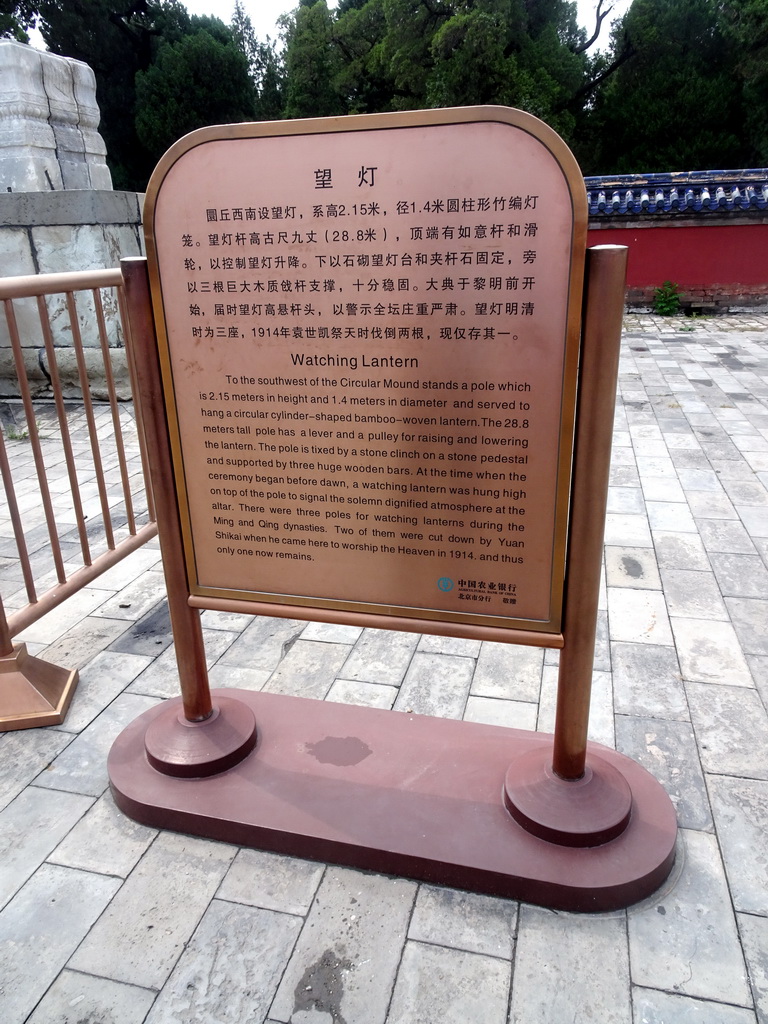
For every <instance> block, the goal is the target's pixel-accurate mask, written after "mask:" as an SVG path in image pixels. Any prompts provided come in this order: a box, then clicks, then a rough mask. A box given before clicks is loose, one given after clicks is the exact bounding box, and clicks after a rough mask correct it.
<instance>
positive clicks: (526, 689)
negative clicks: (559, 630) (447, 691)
mask: <svg viewBox="0 0 768 1024" xmlns="http://www.w3.org/2000/svg"><path fill="white" fill-rule="evenodd" d="M543 665H544V651H543V649H542V648H539V647H521V646H519V645H517V644H502V643H494V642H491V641H485V643H483V645H482V647H481V649H480V654H479V656H478V659H477V665H476V666H475V674H474V676H473V678H472V689H471V693H472V695H473V696H474V697H500V698H503V699H506V700H516V701H533V702H536V701H538V699H539V691H540V690H541V671H542V667H543Z"/></svg>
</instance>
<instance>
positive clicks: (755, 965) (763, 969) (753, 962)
mask: <svg viewBox="0 0 768 1024" xmlns="http://www.w3.org/2000/svg"><path fill="white" fill-rule="evenodd" d="M736 916H737V920H738V922H739V930H740V932H741V941H742V942H743V944H744V956H745V957H746V958H747V966H748V967H749V976H750V978H751V979H752V994H753V995H754V998H755V1009H756V1010H757V1019H758V1024H766V1021H768V918H765V917H752V916H750V915H748V914H737V915H736Z"/></svg>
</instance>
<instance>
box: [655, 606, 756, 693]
mask: <svg viewBox="0 0 768 1024" xmlns="http://www.w3.org/2000/svg"><path fill="white" fill-rule="evenodd" d="M672 630H673V632H674V634H675V643H676V645H677V653H678V657H679V658H680V667H681V669H682V673H683V678H684V679H686V680H690V681H698V682H704V683H724V684H726V685H728V684H730V685H732V686H748V687H751V686H753V685H754V684H753V682H752V675H751V673H750V671H749V666H748V665H747V662H746V660H745V658H744V654H743V653H742V650H741V646H740V645H739V641H738V638H737V636H736V633H735V631H734V628H733V626H732V625H731V624H730V622H714V621H712V620H708V619H684V618H678V617H677V616H675V617H674V618H673V619H672Z"/></svg>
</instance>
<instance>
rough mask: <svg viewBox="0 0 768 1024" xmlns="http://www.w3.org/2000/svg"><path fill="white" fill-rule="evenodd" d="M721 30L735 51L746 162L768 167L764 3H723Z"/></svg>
mask: <svg viewBox="0 0 768 1024" xmlns="http://www.w3.org/2000/svg"><path fill="white" fill-rule="evenodd" d="M722 18H723V26H724V28H723V30H724V32H725V35H726V37H727V38H728V40H729V42H730V43H731V44H732V45H733V46H734V48H735V54H736V60H735V73H736V76H737V77H738V79H739V81H740V83H741V86H742V95H743V99H744V110H745V121H746V133H747V138H748V140H749V146H750V152H749V157H748V159H749V162H750V163H751V164H752V165H753V166H756V167H763V166H765V165H766V164H768V118H767V117H766V109H768V0H725V3H724V4H723V7H722Z"/></svg>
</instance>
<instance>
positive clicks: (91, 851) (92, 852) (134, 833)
mask: <svg viewBox="0 0 768 1024" xmlns="http://www.w3.org/2000/svg"><path fill="white" fill-rule="evenodd" d="M61 795H63V794H61ZM156 835H157V831H156V830H155V829H152V828H147V827H146V826H145V825H140V824H139V823H138V822H136V821H133V819H132V818H129V817H127V816H126V815H125V814H123V812H122V811H120V810H118V808H117V807H116V806H115V802H114V800H113V799H112V794H111V793H110V792H109V791H107V792H106V793H104V795H103V796H102V797H100V799H99V800H97V801H96V802H95V803H94V804H93V806H92V807H91V808H90V810H89V811H88V813H87V814H85V815H84V816H83V817H82V818H81V819H80V821H78V822H77V824H76V825H75V826H74V828H73V829H72V831H71V832H70V833H69V835H67V836H66V837H64V839H62V841H61V842H60V843H59V844H58V846H57V847H56V848H55V849H54V850H53V851H52V852H51V854H50V856H49V858H48V859H49V860H50V861H52V862H53V863H54V864H63V865H64V866H65V867H70V868H80V869H82V870H83V871H96V872H99V873H100V874H104V875H117V876H118V877H120V878H125V877H126V876H127V875H129V874H130V873H131V871H132V870H133V869H134V867H135V866H136V864H137V863H138V861H139V860H140V859H141V858H142V856H143V855H144V853H145V851H146V850H147V848H148V847H149V844H150V843H151V842H152V840H153V839H154V838H155V836H156Z"/></svg>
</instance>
